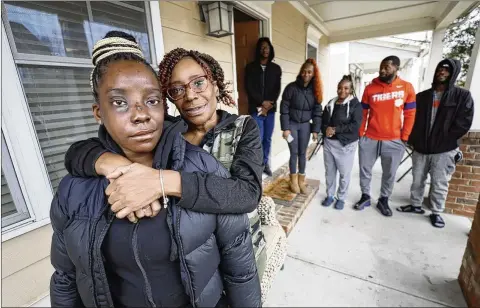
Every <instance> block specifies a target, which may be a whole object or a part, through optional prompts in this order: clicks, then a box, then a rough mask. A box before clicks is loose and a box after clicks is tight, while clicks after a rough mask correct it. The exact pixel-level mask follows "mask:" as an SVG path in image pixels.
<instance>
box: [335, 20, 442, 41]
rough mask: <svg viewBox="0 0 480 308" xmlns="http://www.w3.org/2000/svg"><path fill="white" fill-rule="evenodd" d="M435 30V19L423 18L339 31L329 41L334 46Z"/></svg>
mask: <svg viewBox="0 0 480 308" xmlns="http://www.w3.org/2000/svg"><path fill="white" fill-rule="evenodd" d="M433 29H435V18H433V17H429V18H423V17H422V18H415V19H407V20H402V21H396V22H391V23H386V24H376V25H369V26H365V27H357V28H355V29H349V30H342V31H337V32H335V33H334V34H332V35H330V36H329V38H328V41H329V43H330V44H332V43H340V42H347V41H358V40H364V39H369V38H375V37H382V36H390V35H395V34H402V33H410V32H420V31H428V30H433Z"/></svg>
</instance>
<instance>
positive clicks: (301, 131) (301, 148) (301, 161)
mask: <svg viewBox="0 0 480 308" xmlns="http://www.w3.org/2000/svg"><path fill="white" fill-rule="evenodd" d="M290 132H291V134H292V137H293V141H292V142H290V143H289V144H288V148H289V149H290V162H289V168H290V173H291V174H295V173H297V160H298V169H299V173H301V174H305V167H306V166H307V147H308V142H309V141H310V122H305V123H297V122H293V121H290Z"/></svg>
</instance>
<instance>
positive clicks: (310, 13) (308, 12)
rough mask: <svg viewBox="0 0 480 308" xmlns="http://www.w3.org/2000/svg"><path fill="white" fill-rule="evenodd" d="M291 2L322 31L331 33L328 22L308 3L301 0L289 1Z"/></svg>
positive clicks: (327, 33) (326, 33)
mask: <svg viewBox="0 0 480 308" xmlns="http://www.w3.org/2000/svg"><path fill="white" fill-rule="evenodd" d="M289 3H290V4H291V5H292V6H293V7H294V8H296V9H297V11H299V12H300V13H301V14H302V15H303V16H305V17H306V18H307V19H308V21H309V22H311V23H312V24H313V25H314V26H315V27H317V28H318V29H319V30H317V31H320V32H321V33H323V34H325V35H327V36H328V35H330V31H329V30H328V28H327V26H326V24H325V23H324V21H323V19H322V18H321V16H320V15H318V13H317V12H315V11H314V10H313V9H312V8H311V7H310V6H308V4H303V3H301V2H300V1H289Z"/></svg>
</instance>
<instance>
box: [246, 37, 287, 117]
mask: <svg viewBox="0 0 480 308" xmlns="http://www.w3.org/2000/svg"><path fill="white" fill-rule="evenodd" d="M264 41H265V42H267V43H268V44H269V45H270V55H269V58H268V62H267V65H266V68H265V71H264V70H263V69H262V66H261V64H260V59H261V55H260V48H261V45H262V42H264ZM274 57H275V50H274V49H273V45H272V43H270V40H268V39H267V38H262V39H259V40H258V42H257V48H256V53H255V61H253V62H251V63H249V64H247V66H246V67H245V90H246V91H247V96H248V112H249V114H250V115H252V114H256V113H258V111H257V107H260V106H262V103H263V102H264V101H272V102H273V108H272V109H271V110H270V112H275V111H276V110H277V99H278V97H279V96H280V91H281V88H282V83H281V79H282V69H281V68H280V66H279V65H278V64H275V63H273V62H272V61H273V58H274Z"/></svg>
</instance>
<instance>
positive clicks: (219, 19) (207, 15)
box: [198, 1, 233, 37]
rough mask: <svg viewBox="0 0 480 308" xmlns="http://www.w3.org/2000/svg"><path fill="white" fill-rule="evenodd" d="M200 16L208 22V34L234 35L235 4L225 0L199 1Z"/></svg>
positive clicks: (214, 35)
mask: <svg viewBox="0 0 480 308" xmlns="http://www.w3.org/2000/svg"><path fill="white" fill-rule="evenodd" d="M198 5H199V6H200V15H201V16H200V18H201V19H202V21H204V22H206V23H207V24H208V32H207V35H208V36H213V37H224V36H229V35H232V34H233V32H232V19H233V5H232V4H230V3H229V2H224V1H202V2H199V3H198Z"/></svg>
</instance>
